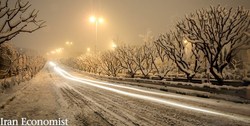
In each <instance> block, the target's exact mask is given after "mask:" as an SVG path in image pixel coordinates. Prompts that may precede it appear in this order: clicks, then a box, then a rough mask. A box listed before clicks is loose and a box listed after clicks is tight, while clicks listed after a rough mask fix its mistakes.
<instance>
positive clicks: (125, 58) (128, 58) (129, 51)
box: [116, 45, 139, 78]
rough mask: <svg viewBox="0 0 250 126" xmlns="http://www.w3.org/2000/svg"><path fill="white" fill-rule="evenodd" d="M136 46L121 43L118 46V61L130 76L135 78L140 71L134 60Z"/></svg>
mask: <svg viewBox="0 0 250 126" xmlns="http://www.w3.org/2000/svg"><path fill="white" fill-rule="evenodd" d="M135 48H136V47H131V46H126V45H121V46H118V47H117V48H116V52H117V56H118V61H119V62H120V65H121V67H122V68H123V69H124V70H127V72H128V74H129V76H130V77H132V78H134V76H135V74H136V72H137V71H138V69H139V68H138V66H137V65H136V64H135V63H134V61H133V56H134V53H135Z"/></svg>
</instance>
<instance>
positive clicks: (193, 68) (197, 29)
mask: <svg viewBox="0 0 250 126" xmlns="http://www.w3.org/2000/svg"><path fill="white" fill-rule="evenodd" d="M249 25H250V20H249V11H248V10H244V9H243V8H242V7H239V8H237V9H235V10H234V11H233V9H232V8H230V9H229V10H228V9H226V8H224V7H221V6H217V7H210V8H209V9H202V10H197V11H196V12H195V13H193V14H190V15H188V16H186V17H185V18H184V19H183V20H181V21H179V22H178V23H177V24H176V27H175V29H172V30H171V31H170V32H167V33H165V34H161V35H160V36H159V37H158V38H157V39H152V37H151V36H149V35H148V34H147V35H146V36H144V38H143V40H144V42H145V44H144V45H142V46H129V45H119V46H118V47H117V48H116V49H115V50H114V51H107V52H104V53H101V54H95V55H93V54H87V55H82V56H80V57H78V58H77V59H74V62H75V64H76V66H77V68H81V69H83V70H85V71H87V72H93V73H99V74H101V73H102V74H106V75H111V76H117V75H118V74H119V73H126V74H127V75H129V76H130V77H134V76H135V75H138V74H140V75H143V77H145V78H148V77H149V76H150V75H156V76H158V77H159V78H160V79H163V78H164V77H166V75H167V74H169V73H179V72H182V73H184V74H185V75H186V77H187V79H188V80H192V78H194V77H198V75H201V77H205V76H210V75H212V78H215V79H216V80H217V81H218V82H219V84H223V80H224V79H225V76H226V75H227V74H228V73H226V72H228V70H226V69H231V71H232V72H235V71H234V70H233V69H236V67H239V65H236V62H237V61H238V60H239V59H240V58H238V56H237V54H238V53H239V51H241V50H245V49H249ZM231 74H237V73H236V72H235V73H231Z"/></svg>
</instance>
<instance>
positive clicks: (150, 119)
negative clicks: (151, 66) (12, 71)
mask: <svg viewBox="0 0 250 126" xmlns="http://www.w3.org/2000/svg"><path fill="white" fill-rule="evenodd" d="M40 81H43V82H42V83H41V82H40ZM35 82H40V83H36V84H35ZM30 83H31V84H30V86H27V88H26V89H25V90H24V89H23V90H20V91H19V92H16V93H14V94H13V95H14V96H15V99H14V100H11V101H10V102H6V104H5V106H4V107H3V108H1V109H0V116H1V117H12V118H13V115H15V116H14V117H15V118H19V117H21V116H26V115H28V117H29V118H41V117H42V118H46V117H47V118H58V117H60V118H67V119H68V120H69V124H70V126H74V125H76V126H81V125H104V126H105V125H118V126H123V125H146V126H155V125H159V126H161V125H164V126H165V125H185V126H186V125H206V126H207V125H227V126H228V125H250V107H249V105H248V104H239V103H232V102H227V101H221V100H213V99H206V98H198V97H192V96H185V95H180V94H173V93H167V92H162V91H158V90H153V89H147V88H142V87H136V86H128V85H122V84H115V83H110V82H103V81H100V80H96V79H93V78H91V77H88V76H85V75H84V74H82V73H78V72H75V71H73V70H71V69H69V68H65V67H62V66H60V65H55V64H53V63H52V64H47V65H46V67H45V68H44V70H42V71H41V72H40V73H39V74H38V75H37V76H36V77H35V78H34V79H32V80H31V82H30ZM33 83H34V84H33ZM34 88H36V89H38V90H37V92H36V93H37V94H38V93H39V97H37V98H36V93H34V91H33V92H32V89H34ZM27 90H28V91H27ZM17 93H18V95H17ZM43 93H44V94H43ZM24 94H25V95H24ZM22 95H23V97H20V96H22ZM29 97H31V98H29ZM25 99H26V100H27V99H34V100H32V101H34V102H36V104H37V106H32V105H31V104H32V102H28V103H25V102H24V100H25ZM46 101H47V102H48V103H47V102H46ZM41 104H43V105H41ZM27 106H28V107H29V108H28V107H27ZM44 106H46V107H44ZM20 108H22V109H20ZM13 110H15V111H13ZM37 111H41V112H40V113H39V112H37ZM27 113H28V114H27ZM29 113H30V114H29ZM51 113H53V114H52V115H51Z"/></svg>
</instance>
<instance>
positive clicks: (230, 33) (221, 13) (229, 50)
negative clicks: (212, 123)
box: [177, 6, 250, 84]
mask: <svg viewBox="0 0 250 126" xmlns="http://www.w3.org/2000/svg"><path fill="white" fill-rule="evenodd" d="M248 15H249V11H248V10H244V9H243V8H242V7H238V8H237V9H236V10H235V11H234V12H233V9H232V8H230V9H229V10H227V9H226V8H224V7H221V6H217V7H210V9H208V10H205V9H202V10H198V11H196V13H195V14H190V15H189V16H187V17H186V18H185V19H184V20H182V21H180V22H178V23H177V27H178V29H179V30H180V31H182V32H183V33H184V34H185V38H186V39H187V40H188V41H189V42H191V43H192V44H195V46H196V48H199V49H200V50H201V51H202V52H203V54H204V56H205V58H206V60H207V61H208V63H209V70H210V72H211V74H212V75H213V76H214V78H215V79H217V80H218V82H219V84H223V74H222V73H223V70H224V68H225V67H226V66H227V65H228V64H229V63H231V62H232V59H233V58H234V57H235V55H236V54H237V53H238V52H239V51H240V50H241V49H243V48H244V45H247V44H248V43H249V37H247V34H244V33H249V25H250V20H249V16H248Z"/></svg>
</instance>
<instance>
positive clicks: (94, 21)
mask: <svg viewBox="0 0 250 126" xmlns="http://www.w3.org/2000/svg"><path fill="white" fill-rule="evenodd" d="M89 21H90V22H91V23H95V39H96V42H95V49H94V51H95V52H96V44H97V39H98V38H97V32H98V24H101V23H103V22H104V19H103V18H102V17H99V18H96V17H95V16H91V17H90V18H89Z"/></svg>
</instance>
